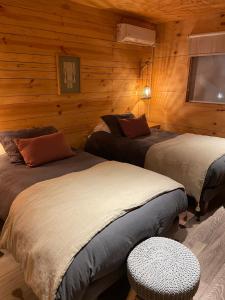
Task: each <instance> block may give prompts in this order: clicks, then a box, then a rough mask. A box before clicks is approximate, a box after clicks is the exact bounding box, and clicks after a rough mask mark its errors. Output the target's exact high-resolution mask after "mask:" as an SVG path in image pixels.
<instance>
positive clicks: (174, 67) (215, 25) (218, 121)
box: [150, 14, 225, 137]
mask: <svg viewBox="0 0 225 300" xmlns="http://www.w3.org/2000/svg"><path fill="white" fill-rule="evenodd" d="M224 30H225V14H222V15H219V14H218V15H212V16H211V17H210V18H207V19H188V20H186V21H181V22H168V23H164V24H159V25H158V26H157V35H158V41H157V42H158V45H157V47H156V49H155V58H154V65H153V83H152V85H153V86H152V89H153V98H152V99H151V102H150V103H151V105H150V120H151V121H153V122H156V123H160V124H161V126H162V128H164V129H167V130H174V131H179V132H193V133H200V134H209V135H217V136H222V137H224V136H225V105H216V104H197V103H187V102H185V98H186V88H187V80H188V69H189V57H188V39H187V37H188V35H189V34H192V33H203V32H214V31H224Z"/></svg>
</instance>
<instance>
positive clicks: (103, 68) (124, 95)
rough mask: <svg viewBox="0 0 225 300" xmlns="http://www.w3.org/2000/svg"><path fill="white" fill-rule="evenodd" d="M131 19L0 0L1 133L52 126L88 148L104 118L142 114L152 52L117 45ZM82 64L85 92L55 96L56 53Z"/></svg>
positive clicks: (38, 0) (62, 5) (57, 1)
mask: <svg viewBox="0 0 225 300" xmlns="http://www.w3.org/2000/svg"><path fill="white" fill-rule="evenodd" d="M120 21H128V22H130V23H132V24H139V25H141V26H143V25H144V26H148V27H150V28H152V25H151V24H146V23H145V24H143V22H142V21H140V20H134V19H127V18H124V17H122V16H121V15H118V14H114V13H111V12H108V11H101V10H99V9H95V8H90V7H85V6H82V5H77V4H74V3H72V2H70V1H69V0H65V1H63V0H49V1H45V0H35V1H30V0H1V3H0V130H7V129H18V128H25V127H26V128H27V127H32V126H44V125H54V126H56V127H57V128H58V129H60V130H63V131H64V132H65V133H66V136H67V138H68V140H69V141H70V143H71V144H72V145H74V146H81V145H83V143H84V141H85V139H86V137H87V135H88V134H89V133H90V131H91V130H92V129H93V127H94V126H95V125H96V123H97V122H98V118H99V116H100V115H102V114H104V113H109V112H124V111H128V110H133V109H134V110H135V109H136V111H137V105H136V104H137V102H138V100H139V96H138V88H139V84H140V81H139V62H140V60H142V59H146V57H149V56H150V55H151V49H149V48H146V47H145V48H144V47H138V46H130V45H121V44H118V43H116V42H115V30H116V24H117V23H118V22H120ZM59 53H61V54H62V53H64V54H68V55H74V56H79V57H80V58H81V93H80V94H76V95H70V96H59V95H57V80H56V54H59Z"/></svg>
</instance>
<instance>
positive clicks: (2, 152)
mask: <svg viewBox="0 0 225 300" xmlns="http://www.w3.org/2000/svg"><path fill="white" fill-rule="evenodd" d="M2 154H5V150H4V148H3V146H2V144H1V143H0V155H2Z"/></svg>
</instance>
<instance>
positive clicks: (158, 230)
mask: <svg viewBox="0 0 225 300" xmlns="http://www.w3.org/2000/svg"><path fill="white" fill-rule="evenodd" d="M102 161H104V160H103V159H102V158H99V157H96V156H94V155H91V154H88V153H85V152H82V151H79V152H78V153H77V155H76V156H74V157H71V158H68V159H65V160H61V161H57V162H52V163H49V164H46V165H44V166H40V167H37V168H28V167H26V166H25V165H13V164H11V163H9V162H8V159H7V157H6V156H5V155H3V156H0V195H1V199H0V215H1V217H2V219H5V218H6V217H7V214H8V211H9V208H10V206H11V203H12V202H13V200H14V199H15V197H16V195H18V194H19V193H20V192H21V191H22V190H24V189H25V188H27V187H29V186H31V185H33V184H34V183H36V182H40V181H43V180H47V179H50V178H54V177H57V176H61V175H64V174H67V173H70V172H76V171H80V170H84V169H87V168H89V167H91V166H93V165H95V164H98V163H100V162H102ZM186 208H187V199H186V196H185V194H184V192H183V191H182V190H180V189H178V190H175V191H172V192H168V193H165V194H164V195H161V196H159V197H157V198H155V199H153V200H152V201H151V202H148V203H147V204H145V205H144V206H142V207H140V208H137V209H135V210H133V211H131V212H128V213H127V214H126V215H124V216H123V217H121V218H119V219H117V220H116V221H114V222H112V223H111V224H110V225H109V226H107V227H106V228H105V229H104V230H102V231H101V232H99V233H98V234H97V235H96V236H95V237H94V238H93V239H92V240H91V241H90V242H89V243H88V244H87V245H86V246H85V247H84V248H83V249H82V250H81V251H80V252H79V253H78V254H77V255H76V256H75V257H74V259H73V261H72V263H71V265H70V266H69V268H68V270H67V272H66V273H65V275H64V277H63V280H62V282H61V285H60V286H59V289H58V291H57V296H56V299H62V300H70V299H71V300H72V299H76V300H83V299H87V295H88V294H89V290H90V289H91V291H92V290H93V291H96V295H94V294H93V299H94V298H95V296H96V297H97V296H98V294H99V292H100V291H102V290H104V288H106V286H107V285H106V282H107V283H108V285H109V282H108V281H107V280H106V279H107V278H111V274H117V271H118V270H121V268H124V266H125V262H126V258H127V255H128V254H129V252H130V251H131V250H132V248H133V247H135V245H136V244H138V243H140V242H141V241H142V240H144V239H146V238H148V237H151V236H155V235H163V234H164V233H165V232H166V231H167V230H168V229H169V227H170V225H171V224H172V222H173V220H174V218H175V217H176V216H177V215H178V214H179V213H181V212H183V211H185V210H186ZM74 234H75V232H74ZM113 278H114V279H115V277H113ZM101 284H102V289H101ZM93 286H98V288H96V289H93ZM93 293H95V292H93Z"/></svg>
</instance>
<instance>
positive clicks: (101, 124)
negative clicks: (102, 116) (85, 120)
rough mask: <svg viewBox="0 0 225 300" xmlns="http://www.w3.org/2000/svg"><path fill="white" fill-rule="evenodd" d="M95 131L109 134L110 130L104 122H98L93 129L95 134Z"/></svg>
mask: <svg viewBox="0 0 225 300" xmlns="http://www.w3.org/2000/svg"><path fill="white" fill-rule="evenodd" d="M97 131H105V132H108V133H111V130H110V129H109V127H108V126H107V125H106V124H105V122H104V121H100V122H99V123H98V124H97V125H96V126H95V128H94V130H93V132H97Z"/></svg>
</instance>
